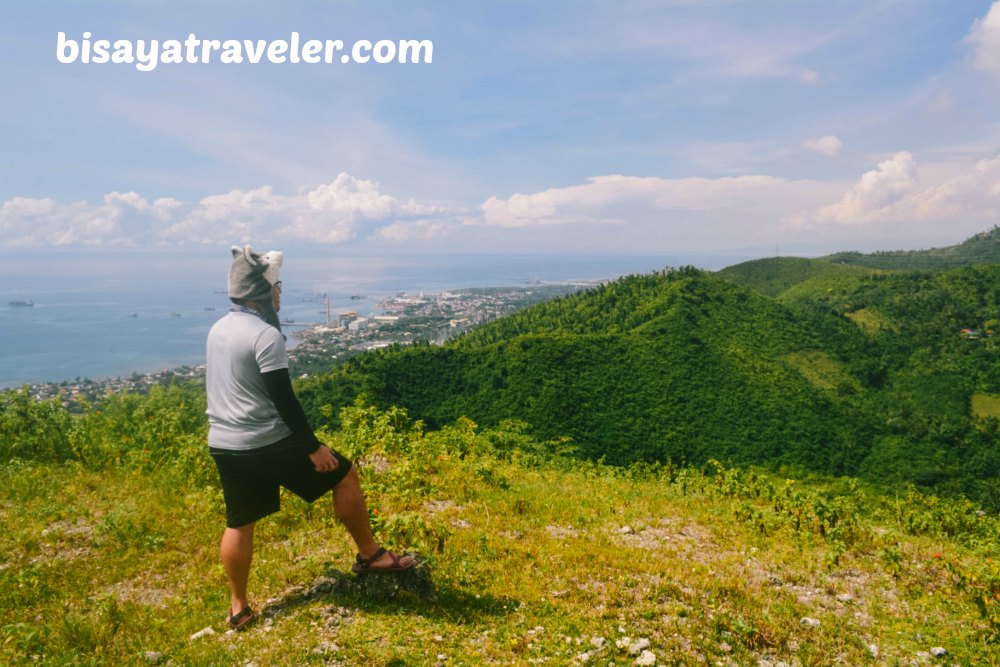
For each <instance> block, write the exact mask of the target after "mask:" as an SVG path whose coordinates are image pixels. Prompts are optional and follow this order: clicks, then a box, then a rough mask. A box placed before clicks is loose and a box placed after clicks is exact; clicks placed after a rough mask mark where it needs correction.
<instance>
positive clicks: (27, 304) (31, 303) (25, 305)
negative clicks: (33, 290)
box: [7, 299, 35, 308]
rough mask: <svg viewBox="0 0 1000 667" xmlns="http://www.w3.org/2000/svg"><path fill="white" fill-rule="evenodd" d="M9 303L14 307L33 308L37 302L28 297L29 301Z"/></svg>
mask: <svg viewBox="0 0 1000 667" xmlns="http://www.w3.org/2000/svg"><path fill="white" fill-rule="evenodd" d="M7 305H8V306H10V307H12V308H32V307H34V305H35V302H34V301H32V300H31V299H28V300H27V301H10V302H8V303H7Z"/></svg>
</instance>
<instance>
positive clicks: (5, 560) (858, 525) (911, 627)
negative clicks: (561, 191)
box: [0, 408, 1000, 666]
mask: <svg viewBox="0 0 1000 667" xmlns="http://www.w3.org/2000/svg"><path fill="white" fill-rule="evenodd" d="M345 424H347V427H346V430H345V432H343V433H337V434H328V435H326V436H325V437H327V438H328V439H329V441H330V442H331V443H332V444H334V445H335V446H338V447H341V448H343V449H344V450H345V451H347V452H349V453H351V454H352V455H353V456H356V457H358V459H359V461H360V464H359V465H360V467H361V470H362V478H363V483H364V484H365V486H366V489H367V490H368V492H369V495H370V504H371V506H372V509H373V518H374V521H375V526H376V528H377V531H378V533H379V536H380V538H381V539H382V540H383V541H385V542H386V543H389V544H391V545H392V546H395V547H397V548H411V549H414V550H416V551H418V552H420V553H421V554H422V555H423V556H424V557H425V559H426V563H427V568H428V569H427V571H429V573H430V574H429V576H430V580H431V583H432V584H433V588H434V591H435V593H436V594H435V595H430V594H429V591H428V590H426V589H420V588H419V587H417V588H413V589H409V588H407V585H405V580H404V585H403V586H402V588H401V589H400V590H396V588H394V587H392V586H388V587H386V586H382V585H381V584H376V585H373V586H366V585H359V584H358V583H357V581H356V580H355V579H354V578H353V577H352V576H351V575H349V574H346V572H347V570H348V567H349V565H350V563H351V561H352V559H353V555H354V552H353V549H352V547H351V545H350V543H349V541H348V539H347V537H346V534H345V533H344V531H343V530H342V529H341V528H340V527H339V526H338V525H337V524H336V522H335V521H334V519H333V517H332V512H331V511H330V509H329V507H328V505H327V504H326V503H325V502H322V501H321V502H320V503H317V504H316V505H314V506H312V507H310V506H307V505H305V504H304V503H302V502H300V501H298V500H297V499H294V498H286V499H285V507H284V510H283V511H282V512H281V513H280V514H278V515H276V516H274V517H271V518H269V519H266V520H264V521H262V522H261V524H260V526H259V528H258V538H257V544H258V548H257V553H256V560H255V565H254V574H253V576H252V578H251V590H252V597H253V600H254V604H255V606H256V607H257V608H258V609H260V610H261V611H262V612H263V613H264V616H265V618H266V619H267V620H266V621H264V622H261V623H259V624H257V625H255V626H254V627H252V628H251V629H250V630H249V631H247V632H245V633H241V634H233V633H229V634H226V633H225V632H224V624H223V622H222V619H223V616H224V614H225V611H226V603H227V598H228V595H227V592H226V588H225V579H224V577H223V573H222V571H221V567H220V566H219V564H218V563H217V539H218V537H219V534H220V532H221V529H222V520H223V519H222V500H221V496H220V493H219V491H218V489H217V488H216V487H215V485H214V484H211V483H204V482H199V481H198V479H197V478H196V477H193V476H192V475H191V474H189V472H190V471H189V470H186V469H185V468H183V467H180V466H176V465H164V466H160V467H155V468H153V469H151V470H148V471H146V472H143V471H142V470H140V469H135V468H131V467H125V468H118V469H113V470H103V471H93V470H87V469H84V468H83V467H81V466H80V465H78V464H62V465H55V464H53V465H45V464H35V463H31V464H28V463H23V464H19V463H16V462H15V463H9V464H6V465H5V466H4V467H2V469H0V497H2V499H3V502H2V505H0V507H2V509H0V562H2V565H0V663H2V664H29V663H31V664H84V665H88V664H92V665H105V664H137V665H142V664H151V663H152V662H159V663H162V664H168V663H170V664H176V665H244V664H247V662H248V661H251V662H253V663H254V664H257V665H311V664H316V665H319V664H339V665H371V666H375V665H384V666H388V665H435V664H441V665H484V664H497V665H529V664H542V663H545V664H552V665H574V664H600V665H608V664H612V665H631V664H633V663H634V662H635V660H636V659H637V656H636V655H631V654H630V653H629V648H628V647H629V642H627V641H625V638H628V639H629V640H631V643H632V645H633V646H638V644H636V642H637V641H638V640H640V639H642V640H648V643H649V646H648V648H647V649H646V650H649V651H651V652H652V653H653V654H654V655H655V657H656V660H657V664H663V665H703V664H711V665H715V664H722V665H748V664H750V665H756V664H759V663H760V661H762V660H769V661H772V662H777V661H785V662H786V664H801V665H828V664H835V663H839V664H850V665H865V664H910V662H911V661H914V660H917V661H918V662H919V661H920V658H919V657H918V656H920V655H921V652H927V651H929V650H930V649H931V648H932V647H936V646H941V647H944V648H946V649H947V651H948V657H947V658H946V661H945V662H946V663H947V664H962V665H990V664H994V665H995V664H998V658H997V656H998V653H997V650H996V649H997V645H996V644H995V643H988V642H991V641H995V634H996V631H997V626H996V622H995V621H993V622H991V620H990V619H991V618H992V617H991V616H990V615H989V614H990V613H995V609H994V607H991V606H990V605H991V604H992V603H991V602H990V600H989V599H987V598H988V596H989V595H992V594H993V591H994V589H993V588H990V587H991V586H996V585H998V584H997V580H998V579H1000V571H998V570H997V568H996V566H995V565H994V564H993V563H995V561H996V560H997V557H998V555H1000V554H998V549H997V540H996V538H997V520H996V518H995V517H990V516H984V515H980V514H979V513H977V511H976V508H975V507H974V506H972V505H971V504H970V503H963V502H957V501H945V500H941V499H937V498H930V497H925V496H922V495H920V494H916V493H913V492H911V493H910V494H909V496H906V495H905V494H904V496H903V497H901V498H899V499H896V498H893V499H886V498H882V497H880V496H877V495H872V494H871V493H869V492H866V491H865V490H863V489H861V488H859V487H858V486H857V485H856V484H854V483H849V482H846V481H841V480H831V481H829V482H828V483H827V486H826V488H825V489H822V490H821V489H820V488H819V487H814V486H809V485H805V484H803V483H802V482H792V481H789V480H785V479H782V478H778V477H775V476H772V475H769V474H765V473H762V472H738V471H735V470H727V469H725V468H723V467H722V466H717V467H716V468H715V469H714V470H709V471H708V472H703V471H700V470H695V469H688V468H684V469H677V468H673V467H671V466H655V467H652V466H636V467H633V468H629V469H614V468H611V467H607V466H603V465H599V464H591V463H581V462H577V461H571V460H567V459H563V458H561V457H559V456H556V455H553V454H552V453H551V452H552V449H553V448H554V446H553V445H551V444H546V443H534V442H532V441H530V439H528V438H527V437H526V436H524V435H523V433H519V432H518V431H517V430H516V429H515V430H514V431H503V430H500V431H494V432H480V431H479V430H478V429H476V428H475V426H474V425H473V424H471V423H469V422H466V421H463V422H461V423H460V424H458V425H456V426H454V427H450V428H449V429H446V430H445V431H442V432H438V433H424V432H423V431H422V429H421V427H420V425H419V424H417V425H413V424H409V423H407V422H406V420H405V416H403V415H401V414H400V413H398V412H392V413H390V414H386V413H378V412H377V411H374V410H372V409H369V408H364V409H362V408H358V413H357V415H356V416H355V417H354V418H352V419H348V420H346V421H345ZM989 559H993V560H992V561H991V560H989ZM991 568H992V569H991ZM991 577H992V578H991ZM379 581H384V580H379ZM996 593H997V594H998V595H1000V589H998V590H996ZM983 595H985V596H986V597H985V598H984V601H983V604H982V608H980V606H977V599H979V598H977V596H980V597H982V596H983ZM804 619H812V620H809V621H805V620H804ZM813 621H818V624H815V623H813ZM206 627H211V628H213V629H214V631H215V632H214V634H208V635H205V636H202V637H200V638H198V639H194V640H192V639H190V637H191V636H192V635H193V634H195V633H196V632H198V631H200V630H202V629H203V628H206ZM619 644H620V646H619ZM875 653H877V654H878V657H877V658H876V657H874V654H875ZM147 654H148V655H147Z"/></svg>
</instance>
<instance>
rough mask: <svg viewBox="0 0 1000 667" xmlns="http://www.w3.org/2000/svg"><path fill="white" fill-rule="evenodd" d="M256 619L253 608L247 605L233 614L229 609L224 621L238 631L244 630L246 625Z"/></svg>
mask: <svg viewBox="0 0 1000 667" xmlns="http://www.w3.org/2000/svg"><path fill="white" fill-rule="evenodd" d="M256 619H257V614H255V613H253V609H251V608H250V607H249V606H247V607H243V611H241V612H240V613H238V614H234V613H233V610H232V609H230V610H229V616H227V617H226V623H228V624H229V628H230V629H232V630H236V631H237V632H239V631H240V630H244V629H245V628H246V627H247V626H248V625H250V624H251V623H253V622H254V621H255V620H256Z"/></svg>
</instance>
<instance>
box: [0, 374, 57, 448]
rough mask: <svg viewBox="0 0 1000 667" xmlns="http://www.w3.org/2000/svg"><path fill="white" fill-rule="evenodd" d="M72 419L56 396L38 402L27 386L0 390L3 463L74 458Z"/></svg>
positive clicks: (0, 438)
mask: <svg viewBox="0 0 1000 667" xmlns="http://www.w3.org/2000/svg"><path fill="white" fill-rule="evenodd" d="M71 421H72V418H71V417H70V414H69V412H67V411H66V410H65V409H64V408H63V407H62V405H60V404H59V402H57V400H56V399H52V400H48V401H36V400H35V399H34V398H32V396H31V393H30V392H29V391H28V389H27V387H25V388H22V389H19V390H17V391H6V392H3V393H0V462H5V461H10V460H11V459H15V458H18V459H24V460H28V461H38V462H42V463H58V462H61V461H67V460H70V459H72V458H73V450H72V447H71V446H70V442H69V438H68V433H69V430H70V423H71Z"/></svg>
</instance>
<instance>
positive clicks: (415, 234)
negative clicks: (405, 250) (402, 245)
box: [374, 220, 455, 241]
mask: <svg viewBox="0 0 1000 667" xmlns="http://www.w3.org/2000/svg"><path fill="white" fill-rule="evenodd" d="M454 229H455V225H454V224H453V223H451V222H449V221H444V220H414V221H412V222H395V223H393V224H391V225H386V226H385V227H380V228H379V229H378V230H376V231H375V234H374V237H375V238H377V239H382V240H386V241H427V240H433V239H441V238H444V237H446V236H448V235H449V234H451V232H452V231H453V230H454Z"/></svg>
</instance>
